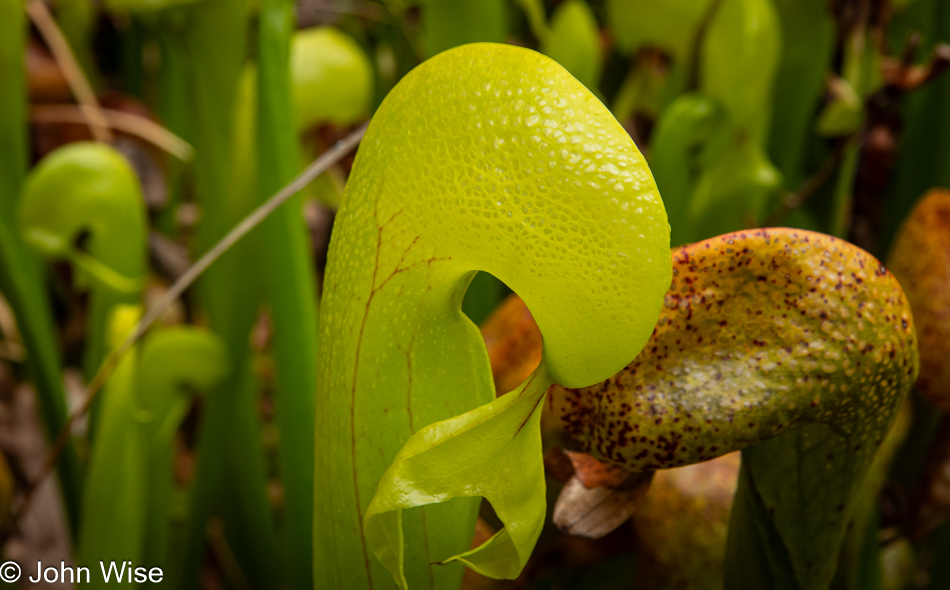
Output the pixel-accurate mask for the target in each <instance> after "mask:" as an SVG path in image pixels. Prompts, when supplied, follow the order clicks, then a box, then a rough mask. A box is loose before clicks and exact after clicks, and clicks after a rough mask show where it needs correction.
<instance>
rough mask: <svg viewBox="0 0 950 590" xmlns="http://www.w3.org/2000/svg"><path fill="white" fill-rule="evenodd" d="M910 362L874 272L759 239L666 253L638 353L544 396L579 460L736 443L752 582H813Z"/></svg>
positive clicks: (824, 568) (827, 562)
mask: <svg viewBox="0 0 950 590" xmlns="http://www.w3.org/2000/svg"><path fill="white" fill-rule="evenodd" d="M918 367H919V361H918V356H917V339H916V336H915V333H914V324H913V319H912V316H911V311H910V307H909V305H908V302H907V298H906V297H905V295H904V292H903V291H902V290H901V288H900V286H899V285H898V283H897V281H896V279H895V278H894V277H893V275H891V274H890V273H889V272H888V271H887V270H886V269H885V268H884V266H883V265H882V264H881V263H880V262H878V261H877V260H875V259H874V258H873V257H872V256H871V255H870V254H868V253H866V252H864V251H863V250H861V249H859V248H857V247H855V246H853V245H851V244H848V243H847V242H844V241H842V240H838V239H836V238H832V237H830V236H826V235H823V234H818V233H813V232H808V231H804V230H788V229H762V230H754V231H746V232H738V233H734V234H727V235H724V236H720V237H717V238H713V239H711V240H706V241H704V242H699V243H697V244H693V245H690V246H685V247H682V248H678V249H676V250H675V251H674V255H673V281H672V285H671V287H670V290H669V292H668V293H667V295H666V302H665V305H664V310H663V313H662V314H661V317H660V320H659V322H658V323H657V326H656V331H655V333H654V334H653V337H652V338H651V340H650V342H649V343H648V344H647V346H646V348H644V350H643V353H642V354H641V355H640V356H638V357H637V359H636V360H634V361H633V362H632V363H630V364H629V365H628V366H627V368H626V369H624V370H623V371H621V372H620V373H618V374H617V375H615V376H613V377H611V378H610V379H608V380H606V381H604V382H602V383H600V384H598V385H594V386H592V387H588V388H580V389H566V388H562V387H554V388H553V389H552V391H551V393H550V397H549V401H550V404H551V407H552V408H553V410H554V412H555V414H556V415H558V416H560V419H561V421H562V422H563V424H564V427H565V429H566V430H567V432H568V433H569V434H570V435H571V436H572V437H573V438H574V439H575V440H577V441H579V442H580V444H581V446H582V447H583V448H584V449H585V450H587V451H589V452H591V453H593V454H594V455H595V456H596V457H598V458H600V459H602V460H604V461H607V462H608V463H611V464H614V465H617V466H620V467H623V468H624V469H627V470H629V471H652V470H656V469H665V468H670V467H678V466H682V465H688V464H691V463H696V462H700V461H705V460H708V459H712V458H714V457H718V456H720V455H723V454H725V453H728V452H731V451H735V450H739V449H744V451H743V468H742V474H743V475H742V477H740V484H739V493H738V496H737V498H739V499H737V503H736V506H734V507H733V525H731V527H730V535H733V534H734V532H735V531H734V530H733V527H734V528H735V529H736V530H741V529H742V528H743V527H742V525H741V523H739V524H736V519H737V514H738V515H740V516H743V515H746V516H750V517H751V519H752V522H753V523H754V526H755V531H756V533H755V534H756V535H760V536H761V537H760V538H759V540H758V542H755V543H754V545H757V546H759V547H764V549H763V550H764V551H766V554H767V557H768V559H767V560H766V561H767V563H768V565H769V567H770V568H771V572H769V573H767V574H766V575H765V576H764V577H760V578H758V581H757V582H756V584H761V583H766V584H767V586H768V587H793V588H798V587H800V588H823V587H826V586H827V584H828V583H829V581H830V580H831V576H832V574H833V573H834V570H835V563H836V556H837V553H838V549H839V547H840V545H841V541H842V538H843V536H844V534H845V531H846V529H847V526H848V521H849V518H850V517H851V516H852V508H853V506H854V504H855V503H856V502H858V501H859V500H860V497H861V489H862V484H863V482H864V479H865V476H866V474H867V472H868V468H869V465H870V464H871V461H872V460H873V458H874V455H875V451H876V450H877V448H878V447H879V446H880V444H881V442H882V441H883V440H884V438H885V436H886V435H887V433H888V431H889V429H890V427H891V424H892V423H893V421H894V418H895V416H896V414H897V411H898V409H899V407H900V404H901V401H902V400H903V398H904V395H905V394H906V393H907V392H908V391H909V390H910V388H911V386H912V384H913V383H914V379H915V378H916V376H917V372H918ZM727 569H728V566H727ZM763 580H768V582H763ZM730 587H732V586H730ZM748 587H756V586H755V585H754V584H753V585H751V586H748ZM758 587H766V586H758Z"/></svg>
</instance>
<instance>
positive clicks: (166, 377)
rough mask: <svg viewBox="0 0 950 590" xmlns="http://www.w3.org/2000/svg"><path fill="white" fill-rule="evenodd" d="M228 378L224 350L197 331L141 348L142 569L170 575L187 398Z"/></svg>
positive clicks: (158, 335)
mask: <svg viewBox="0 0 950 590" xmlns="http://www.w3.org/2000/svg"><path fill="white" fill-rule="evenodd" d="M227 373H228V367H227V357H226V353H225V350H224V344H223V343H222V342H221V341H220V339H219V338H218V337H217V336H215V335H214V334H211V333H210V332H206V331H204V330H202V329H199V328H192V327H174V328H165V329H159V330H156V331H153V332H151V333H149V335H148V336H147V337H146V338H145V340H144V341H143V343H142V345H141V355H140V357H139V362H138V371H137V373H136V394H137V397H138V403H139V407H140V408H141V412H142V414H143V420H144V421H145V448H144V453H145V455H146V459H145V460H146V461H147V470H146V473H147V482H148V485H147V492H146V505H145V513H146V514H147V517H146V529H145V542H144V548H143V559H144V563H148V564H149V566H151V567H161V568H163V569H164V570H166V571H167V570H168V567H167V564H168V550H169V532H170V531H169V527H170V520H171V504H172V495H173V487H172V479H173V475H172V472H173V466H174V465H173V464H174V449H175V434H176V433H177V431H178V427H179V425H180V424H181V421H182V419H183V418H184V417H185V414H186V413H187V411H188V408H189V402H190V399H189V397H190V396H189V395H188V394H190V393H206V392H208V391H209V390H210V389H212V388H213V387H214V386H215V385H217V384H218V383H219V382H220V380H221V379H222V378H223V377H224V376H225V375H226V374H227Z"/></svg>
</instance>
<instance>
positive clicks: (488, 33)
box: [422, 0, 508, 56]
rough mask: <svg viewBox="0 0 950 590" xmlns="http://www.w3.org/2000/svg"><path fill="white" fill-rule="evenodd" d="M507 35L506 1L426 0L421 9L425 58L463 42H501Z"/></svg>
mask: <svg viewBox="0 0 950 590" xmlns="http://www.w3.org/2000/svg"><path fill="white" fill-rule="evenodd" d="M507 34H508V4H507V0H427V1H426V2H425V5H424V6H423V8H422V39H423V45H424V46H425V50H426V53H427V54H428V55H429V56H433V55H435V54H437V53H440V52H442V51H445V50H446V49H451V48H452V47H457V46H459V45H464V44H465V43H475V42H478V41H486V42H492V43H501V42H503V41H504V40H505V36H506V35H507Z"/></svg>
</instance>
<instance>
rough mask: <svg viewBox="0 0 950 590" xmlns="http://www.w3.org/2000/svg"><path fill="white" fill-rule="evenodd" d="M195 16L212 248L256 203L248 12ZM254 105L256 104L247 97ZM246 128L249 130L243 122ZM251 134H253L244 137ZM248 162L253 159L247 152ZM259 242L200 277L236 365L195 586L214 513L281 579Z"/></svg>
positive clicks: (223, 402)
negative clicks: (242, 85)
mask: <svg viewBox="0 0 950 590" xmlns="http://www.w3.org/2000/svg"><path fill="white" fill-rule="evenodd" d="M182 11H183V13H184V14H185V16H186V19H185V22H186V23H187V24H186V26H185V29H184V31H183V36H182V39H181V43H182V44H183V47H184V48H185V52H186V55H187V61H186V63H187V77H188V85H189V100H190V101H191V115H192V127H193V130H194V145H195V153H196V157H195V170H194V177H195V189H196V195H197V197H198V200H199V204H200V205H201V207H202V213H203V216H202V220H201V223H200V224H199V227H198V236H197V238H198V248H199V250H201V251H206V250H208V249H210V248H211V247H212V246H213V245H214V244H215V243H216V242H217V241H218V240H219V239H220V238H221V237H222V236H224V235H225V234H226V233H227V231H228V230H229V229H230V228H231V226H233V225H234V224H236V223H237V222H238V221H239V220H240V219H241V217H243V215H244V213H246V212H247V211H249V210H250V209H251V206H250V205H251V203H250V202H249V201H250V197H252V196H253V190H251V189H250V188H249V187H248V183H247V182H246V181H247V179H246V178H244V177H243V176H242V177H241V178H234V175H235V174H244V173H246V172H247V170H246V166H242V165H241V164H235V163H234V161H233V160H234V159H235V157H239V156H236V150H235V149H234V148H235V144H239V145H245V144H246V143H247V138H246V137H237V136H236V133H235V131H236V130H234V129H233V125H234V119H235V118H234V111H235V107H236V105H237V103H238V101H237V100H236V98H235V97H236V95H237V94H238V89H239V81H240V73H241V68H242V67H243V65H244V56H245V38H246V32H247V30H246V27H247V17H246V8H245V3H244V2H243V0H207V1H205V2H200V3H197V4H194V5H190V6H187V7H185V8H183V9H182ZM243 106H245V107H246V106H247V105H243ZM242 131H247V130H242ZM241 142H244V143H241ZM242 164H244V162H242ZM255 264H256V261H255V260H254V244H252V243H251V242H248V241H244V242H243V243H241V244H238V245H237V246H235V247H234V248H233V249H232V250H230V251H229V252H228V253H227V254H226V255H224V256H223V257H222V259H221V260H220V261H219V263H218V264H216V265H215V266H213V267H211V268H210V269H208V272H207V274H206V275H205V276H204V277H203V278H202V281H200V282H199V283H198V295H199V297H200V300H201V307H202V308H203V309H204V310H205V312H206V313H207V315H208V319H209V323H210V325H211V328H212V330H213V331H214V332H215V333H217V334H218V335H219V336H221V338H222V339H223V340H224V342H225V346H226V348H227V350H228V357H229V359H228V360H229V364H230V366H231V367H233V368H234V370H233V371H232V372H231V374H229V375H228V376H227V377H226V378H225V379H224V380H223V381H222V384H221V386H220V387H218V388H216V390H215V392H213V393H212V394H211V396H210V398H209V400H208V403H207V405H206V406H205V407H204V412H203V421H202V426H201V433H200V435H199V446H198V470H197V473H196V478H195V481H194V484H193V489H192V496H191V506H190V514H189V522H188V524H187V533H186V541H185V549H184V551H185V553H184V563H183V564H182V569H181V572H180V573H179V574H178V575H180V576H181V584H180V585H184V586H185V587H193V586H195V585H196V584H197V582H198V573H199V570H200V568H201V565H202V560H203V559H202V558H203V555H204V547H205V540H206V536H207V523H208V520H209V518H210V517H211V516H212V515H213V514H214V513H216V512H217V513H219V514H220V515H221V516H223V517H224V518H225V531H224V532H225V534H226V537H227V541H228V543H229V545H230V549H231V550H232V551H233V552H234V555H235V557H236V559H237V562H238V563H239V564H240V565H241V567H242V568H243V574H244V576H245V577H246V579H247V580H248V583H249V584H250V585H251V586H252V587H255V588H261V587H273V586H275V585H278V584H279V582H278V580H276V578H275V576H276V573H277V572H276V570H275V569H274V567H273V564H275V563H277V561H278V560H277V551H276V540H275V537H274V529H273V522H272V519H271V514H270V506H269V502H268V495H267V487H266V486H267V479H266V475H265V465H264V456H263V448H262V445H261V431H260V423H259V417H258V415H257V405H256V401H257V399H256V394H257V386H256V383H255V380H254V375H253V372H252V371H251V370H250V365H251V356H250V350H249V346H248V335H249V333H250V329H251V326H252V324H253V322H254V317H255V313H254V312H255V309H256V306H257V302H258V289H257V287H256V284H255V282H254V276H253V273H251V272H248V269H249V268H253V266H254V265H255Z"/></svg>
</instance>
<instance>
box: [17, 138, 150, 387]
mask: <svg viewBox="0 0 950 590" xmlns="http://www.w3.org/2000/svg"><path fill="white" fill-rule="evenodd" d="M17 221H18V223H19V225H20V231H21V233H22V235H23V238H24V241H25V242H26V243H27V244H29V246H30V247H32V248H33V249H34V250H35V251H37V252H38V253H40V254H41V255H43V256H44V257H46V258H50V259H66V260H69V261H70V262H71V263H72V264H73V265H74V266H75V267H76V270H77V271H78V272H77V276H78V277H79V281H78V282H79V283H80V285H82V286H88V287H89V288H90V290H91V296H90V302H89V308H90V310H89V318H88V325H89V329H88V335H87V338H88V342H87V345H86V353H85V355H86V356H85V359H84V361H83V368H84V370H85V372H86V374H87V376H89V377H91V375H92V373H93V372H94V371H95V369H96V368H97V367H98V366H99V363H100V362H101V360H102V358H103V356H104V354H105V351H106V345H105V337H104V334H105V331H106V329H107V317H108V314H109V312H110V310H111V309H112V308H113V306H115V305H119V304H136V303H138V302H139V297H140V294H141V291H142V289H143V288H144V281H145V275H146V268H147V250H146V249H147V247H148V241H147V233H146V227H147V226H146V213H145V200H144V199H143V197H142V188H141V186H140V184H139V180H138V178H137V177H136V176H135V172H134V171H133V170H132V167H131V166H130V165H129V163H128V161H127V160H126V159H125V157H124V156H122V154H120V153H119V152H118V151H117V150H116V149H115V148H113V147H111V146H108V145H104V144H100V143H92V142H78V143H72V144H68V145H66V146H63V147H61V148H58V149H57V150H55V151H53V152H52V153H50V154H49V155H48V156H46V157H45V158H43V159H42V160H41V161H40V163H39V164H37V165H36V166H35V167H34V168H33V169H32V170H31V171H30V173H29V174H28V175H27V178H26V182H25V183H24V186H23V192H22V194H21V196H20V202H19V207H18V216H17ZM83 235H85V236H86V237H87V240H86V244H85V249H81V248H79V247H78V246H77V244H76V242H77V241H78V240H79V239H80V238H81V237H82V236H83Z"/></svg>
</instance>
